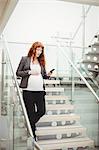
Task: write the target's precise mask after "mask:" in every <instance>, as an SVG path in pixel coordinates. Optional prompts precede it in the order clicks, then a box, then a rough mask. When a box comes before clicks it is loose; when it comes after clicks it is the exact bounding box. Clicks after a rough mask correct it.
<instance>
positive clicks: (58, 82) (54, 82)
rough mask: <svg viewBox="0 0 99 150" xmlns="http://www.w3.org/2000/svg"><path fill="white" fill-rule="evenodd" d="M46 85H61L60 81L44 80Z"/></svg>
mask: <svg viewBox="0 0 99 150" xmlns="http://www.w3.org/2000/svg"><path fill="white" fill-rule="evenodd" d="M44 84H60V80H47V79H46V80H44Z"/></svg>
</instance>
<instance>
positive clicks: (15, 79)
mask: <svg viewBox="0 0 99 150" xmlns="http://www.w3.org/2000/svg"><path fill="white" fill-rule="evenodd" d="M2 38H3V40H4V43H5V46H6V53H7V57H8V61H9V64H10V66H11V71H12V74H13V79H14V82H15V85H16V89H17V92H18V95H19V99H20V101H21V105H22V109H23V112H24V116H25V119H26V122H27V127H28V130H29V133H30V136H31V137H32V138H33V132H32V129H31V126H30V122H29V119H28V115H27V112H26V108H25V105H24V101H23V97H22V93H21V90H20V88H19V84H18V81H17V78H16V75H15V73H14V71H13V67H12V63H11V59H10V56H9V52H8V49H9V48H8V45H7V41H6V39H5V38H4V36H3V37H2ZM33 142H34V146H35V147H36V148H37V149H38V150H41V147H40V146H39V145H38V143H37V142H36V141H33Z"/></svg>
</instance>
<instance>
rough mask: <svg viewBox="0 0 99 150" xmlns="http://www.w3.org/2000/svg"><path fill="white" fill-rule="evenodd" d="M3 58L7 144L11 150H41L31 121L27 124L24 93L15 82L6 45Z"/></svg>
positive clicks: (3, 109)
mask: <svg viewBox="0 0 99 150" xmlns="http://www.w3.org/2000/svg"><path fill="white" fill-rule="evenodd" d="M2 56H3V62H4V63H2V65H3V66H2V68H3V69H2V75H3V82H2V86H3V90H2V92H3V93H2V95H3V99H2V102H1V105H2V107H1V108H2V110H1V114H2V116H4V117H5V116H6V117H7V122H8V124H7V131H8V134H9V135H8V140H7V142H8V145H9V150H13V149H14V150H19V149H21V150H27V149H30V150H33V149H34V147H35V149H36V150H40V147H39V145H38V144H37V143H36V142H34V140H33V136H31V133H30V131H29V127H28V124H29V121H28V124H27V120H26V118H25V115H24V111H23V105H24V104H22V93H21V91H20V89H18V83H17V80H15V76H14V72H13V68H12V66H11V62H10V58H9V55H8V52H7V49H6V45H4V49H3V55H2ZM19 91H20V92H19ZM0 144H2V143H0ZM0 148H1V147H0ZM2 148H3V147H2Z"/></svg>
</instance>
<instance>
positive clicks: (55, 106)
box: [46, 104, 74, 110]
mask: <svg viewBox="0 0 99 150" xmlns="http://www.w3.org/2000/svg"><path fill="white" fill-rule="evenodd" d="M46 109H47V110H57V109H58V110H65V109H74V105H71V104H48V105H46Z"/></svg>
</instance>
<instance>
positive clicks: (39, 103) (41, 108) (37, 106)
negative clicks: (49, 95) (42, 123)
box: [23, 90, 46, 136]
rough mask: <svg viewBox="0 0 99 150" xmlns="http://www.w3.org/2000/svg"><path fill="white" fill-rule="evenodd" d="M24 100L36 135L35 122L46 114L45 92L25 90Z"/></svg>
mask: <svg viewBox="0 0 99 150" xmlns="http://www.w3.org/2000/svg"><path fill="white" fill-rule="evenodd" d="M23 100H24V103H25V107H26V110H27V114H28V117H29V121H30V125H31V128H32V131H33V134H34V136H35V124H36V123H37V122H38V120H39V119H40V118H41V117H42V116H43V115H44V114H45V111H46V109H45V92H44V91H26V90H23Z"/></svg>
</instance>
